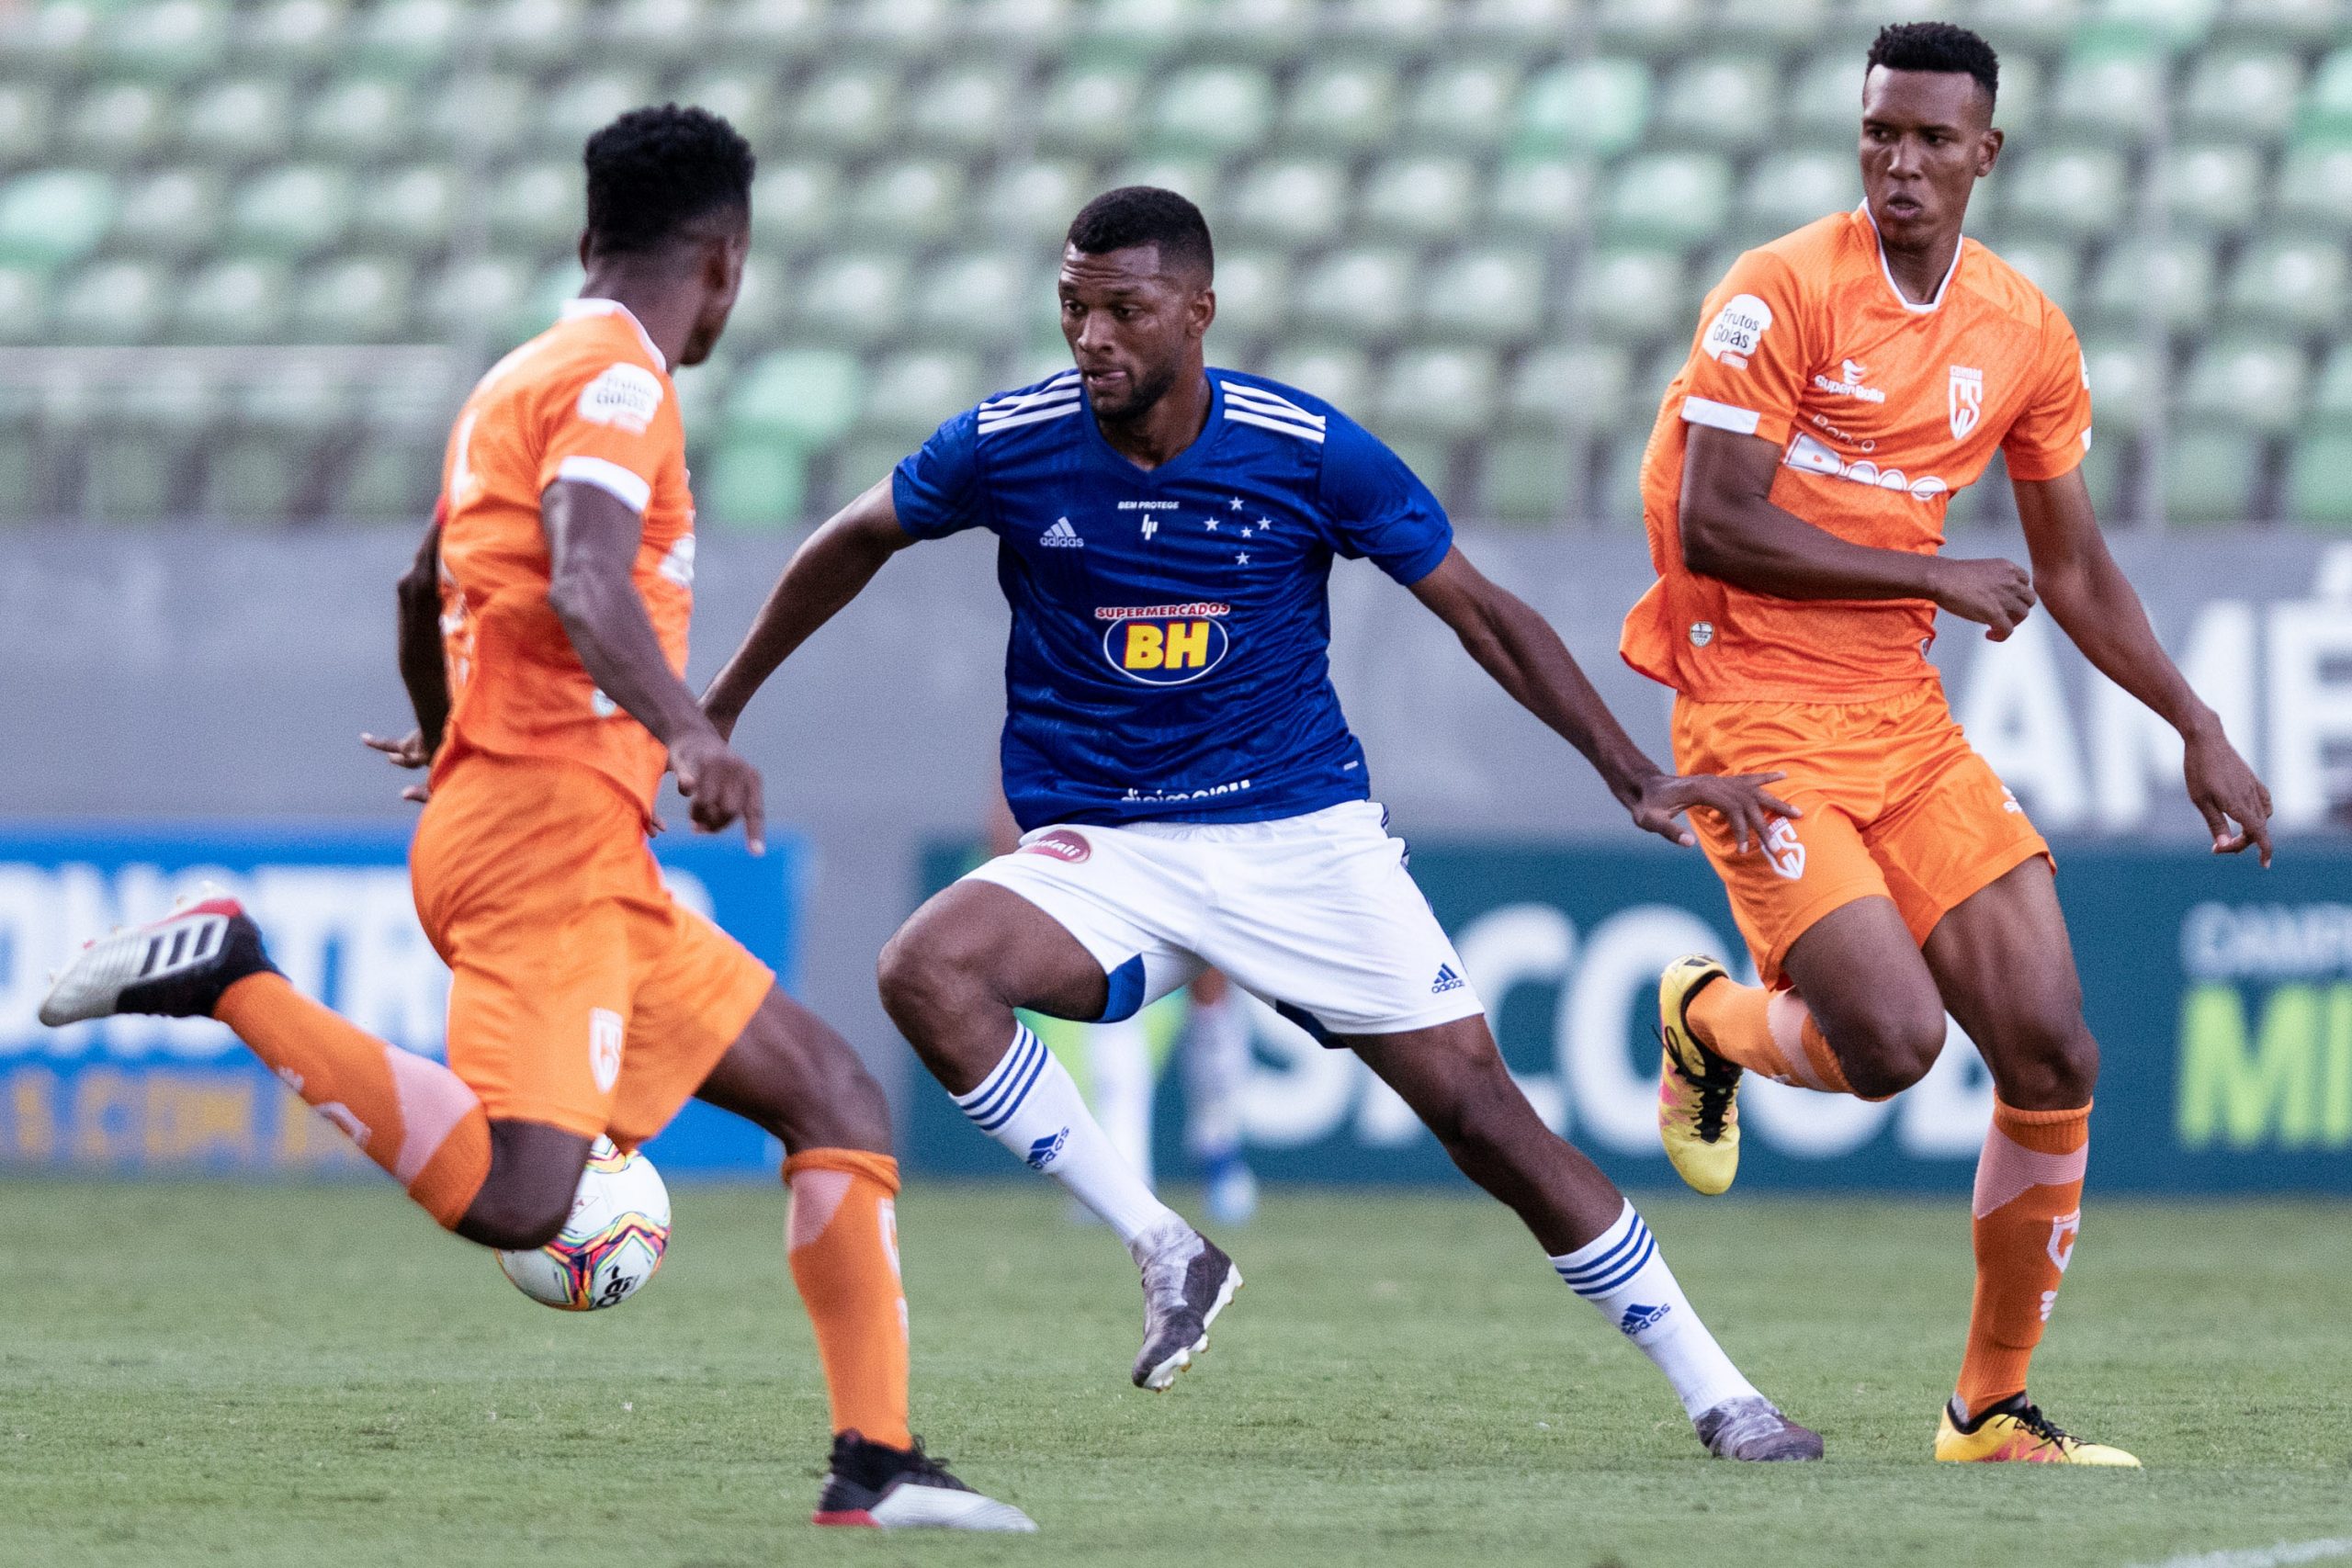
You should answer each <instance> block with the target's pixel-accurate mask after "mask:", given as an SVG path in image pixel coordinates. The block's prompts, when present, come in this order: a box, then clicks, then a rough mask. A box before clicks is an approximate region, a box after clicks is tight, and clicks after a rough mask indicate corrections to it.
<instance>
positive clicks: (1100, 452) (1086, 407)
mask: <svg viewBox="0 0 2352 1568" xmlns="http://www.w3.org/2000/svg"><path fill="white" fill-rule="evenodd" d="M1204 374H1206V375H1207V377H1208V378H1209V417H1208V418H1207V419H1206V420H1204V422H1203V423H1202V424H1201V433H1200V434H1198V435H1195V436H1194V437H1193V444H1192V445H1191V446H1187V447H1185V448H1184V449H1183V450H1182V452H1179V453H1177V454H1176V456H1174V457H1170V458H1169V459H1168V461H1166V462H1164V463H1162V464H1160V465H1159V467H1158V468H1144V467H1142V466H1140V465H1139V464H1137V463H1136V460H1135V459H1134V458H1132V457H1128V456H1127V455H1126V454H1125V453H1124V452H1121V451H1120V450H1119V449H1118V448H1117V447H1115V446H1112V445H1111V442H1110V438H1109V437H1108V436H1105V435H1104V434H1103V427H1102V426H1101V425H1099V424H1097V423H1094V400H1093V399H1092V398H1091V397H1088V396H1087V393H1086V382H1085V381H1084V380H1083V379H1080V382H1079V384H1078V388H1079V391H1078V395H1079V410H1080V413H1081V414H1083V415H1084V416H1085V419H1086V438H1087V440H1088V441H1089V442H1090V443H1091V445H1092V446H1093V448H1094V452H1095V455H1096V456H1097V457H1100V458H1101V459H1102V460H1103V462H1105V463H1107V464H1109V465H1110V466H1111V467H1112V468H1116V469H1117V470H1119V471H1120V472H1121V473H1123V474H1125V475H1126V476H1127V478H1128V479H1140V480H1143V481H1145V482H1148V483H1151V482H1157V481H1159V480H1161V479H1174V478H1175V477H1176V476H1178V475H1179V474H1182V473H1183V472H1185V471H1186V470H1187V469H1189V468H1192V466H1193V463H1194V462H1195V461H1197V460H1198V459H1199V457H1200V456H1201V454H1202V453H1204V452H1205V451H1207V450H1208V448H1209V446H1210V445H1211V444H1212V443H1213V442H1215V441H1216V438H1217V437H1218V436H1220V435H1222V434H1225V423H1226V421H1225V383H1224V382H1223V381H1221V380H1219V379H1217V375H1216V371H1214V370H1210V371H1206V372H1204Z"/></svg>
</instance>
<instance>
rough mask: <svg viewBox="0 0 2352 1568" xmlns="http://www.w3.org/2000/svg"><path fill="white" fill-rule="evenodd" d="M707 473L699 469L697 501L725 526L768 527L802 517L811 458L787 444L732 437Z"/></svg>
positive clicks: (699, 507)
mask: <svg viewBox="0 0 2352 1568" xmlns="http://www.w3.org/2000/svg"><path fill="white" fill-rule="evenodd" d="M707 474H708V477H707V478H704V477H703V470H697V472H696V476H695V477H696V479H697V480H698V481H699V482H698V483H697V484H696V485H695V502H696V505H697V507H698V509H700V510H704V511H707V512H708V513H709V514H710V516H711V517H712V518H713V519H714V520H715V521H716V522H718V523H719V524H720V525H723V526H725V527H729V528H740V529H743V530H745V531H747V532H751V531H768V530H774V529H778V528H785V527H789V526H791V525H793V524H795V523H797V522H798V521H800V515H801V504H802V499H803V497H804V495H805V494H806V492H807V490H808V483H809V473H808V462H807V459H806V458H805V457H802V456H801V454H800V453H799V452H797V451H796V450H794V449H793V448H792V447H790V446H786V445H784V444H783V443H782V442H780V441H770V440H766V439H763V438H756V437H755V438H752V439H750V440H742V441H730V442H729V443H727V444H726V445H725V446H721V447H719V448H718V452H717V453H716V455H714V457H712V459H711V461H710V464H709V467H708V469H707Z"/></svg>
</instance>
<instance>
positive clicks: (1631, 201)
mask: <svg viewBox="0 0 2352 1568" xmlns="http://www.w3.org/2000/svg"><path fill="white" fill-rule="evenodd" d="M1730 211H1731V165H1730V164H1729V163H1727V162H1726V161H1724V159H1723V158H1721V157H1718V156H1716V155H1714V154H1713V153H1709V152H1645V153H1642V154H1640V155H1638V156H1636V157H1632V158H1628V159H1626V160H1624V162H1623V163H1622V164H1618V166H1617V169H1616V172H1615V174H1614V175H1613V176H1612V177H1611V180H1610V185H1609V191H1608V195H1607V196H1606V197H1604V198H1603V199H1602V204H1601V212H1600V227H1601V232H1602V235H1603V237H1604V238H1606V239H1610V240H1616V241H1632V242H1636V243H1644V242H1646V243H1662V244H1670V245H1689V244H1695V243H1698V242H1700V241H1702V240H1704V239H1706V238H1708V237H1709V236H1711V235H1713V233H1714V232H1715V231H1717V230H1719V229H1721V228H1722V227H1723V225H1724V219H1725V218H1726V217H1727V216H1728V215H1729V213H1730Z"/></svg>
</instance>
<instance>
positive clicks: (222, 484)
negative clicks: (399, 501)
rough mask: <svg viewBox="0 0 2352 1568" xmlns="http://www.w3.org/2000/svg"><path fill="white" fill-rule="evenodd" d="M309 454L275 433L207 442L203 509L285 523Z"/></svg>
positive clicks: (235, 518)
mask: <svg viewBox="0 0 2352 1568" xmlns="http://www.w3.org/2000/svg"><path fill="white" fill-rule="evenodd" d="M310 457H311V454H310V452H309V451H308V449H306V448H303V447H300V446H296V445H294V444H292V443H289V442H288V441H286V440H284V439H283V438H281V437H278V436H275V435H256V434H235V435H232V436H230V437H229V438H227V439H226V440H223V441H220V442H218V443H214V444H211V445H210V446H209V447H208V449H207V450H206V451H205V453H204V484H203V491H202V493H203V498H204V499H203V503H202V504H203V511H204V514H205V515H206V516H208V517H212V518H217V519H219V520H220V521H223V522H232V523H282V522H285V521H286V520H287V519H288V518H289V517H290V516H292V515H293V512H294V499H295V495H296V492H297V491H300V489H301V488H302V486H303V484H304V482H305V481H306V480H307V479H309V477H310ZM426 505H427V507H428V509H429V508H430V505H431V502H429V501H428V502H427V503H426Z"/></svg>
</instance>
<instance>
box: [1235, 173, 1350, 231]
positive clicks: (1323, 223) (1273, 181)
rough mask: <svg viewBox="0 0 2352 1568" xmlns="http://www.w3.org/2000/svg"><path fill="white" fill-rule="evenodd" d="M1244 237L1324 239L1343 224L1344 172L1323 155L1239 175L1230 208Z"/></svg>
mask: <svg viewBox="0 0 2352 1568" xmlns="http://www.w3.org/2000/svg"><path fill="white" fill-rule="evenodd" d="M1229 210H1230V211H1231V213H1232V226H1233V229H1234V231H1236V232H1237V233H1238V234H1240V235H1241V236H1243V237H1244V238H1256V239H1279V240H1285V241H1287V242H1289V243H1291V244H1293V245H1295V246H1306V245H1311V244H1314V243H1317V242H1318V241H1324V240H1328V239H1329V237H1330V236H1331V235H1332V234H1334V233H1336V232H1338V231H1341V230H1342V229H1343V228H1344V227H1345V220H1346V218H1347V210H1348V175H1347V171H1346V169H1345V168H1343V167H1342V166H1341V165H1340V164H1336V163H1333V162H1331V161H1329V160H1328V159H1322V158H1284V159H1279V160H1275V161H1273V162H1270V163H1264V164H1258V165H1257V166H1256V167H1254V168H1252V169H1250V171H1249V172H1248V173H1247V174H1245V175H1242V177H1241V180H1240V183H1239V184H1238V186H1236V187H1235V189H1234V192H1233V199H1232V202H1231V205H1230V208H1229Z"/></svg>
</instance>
